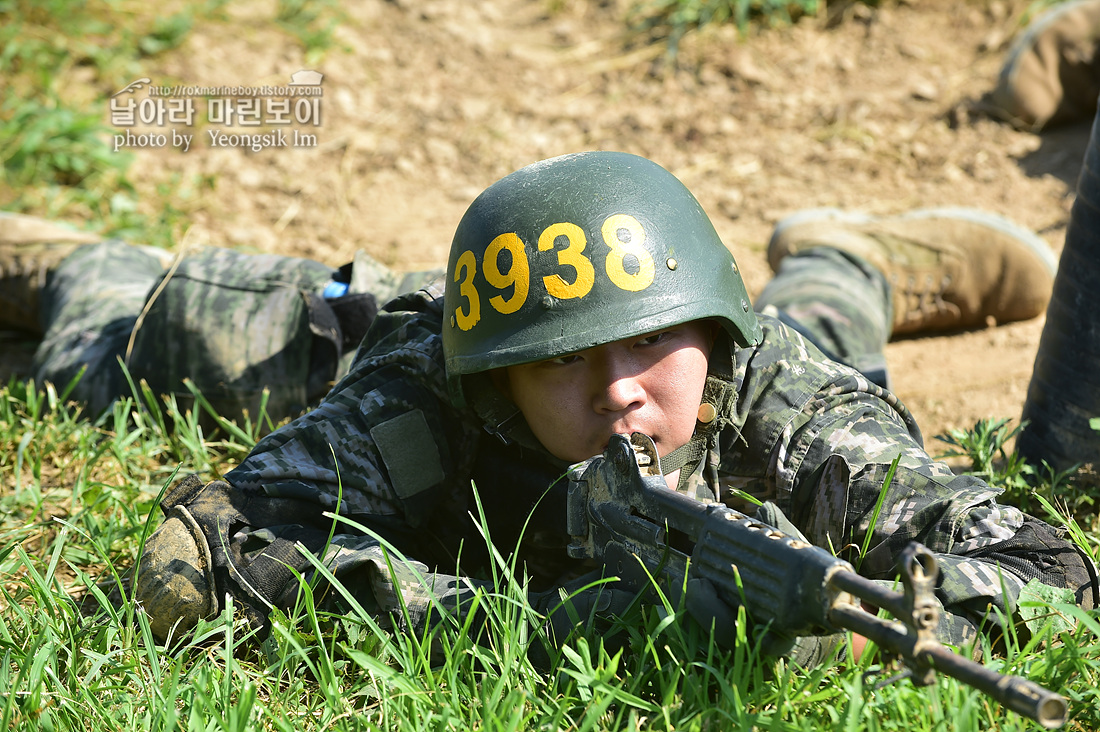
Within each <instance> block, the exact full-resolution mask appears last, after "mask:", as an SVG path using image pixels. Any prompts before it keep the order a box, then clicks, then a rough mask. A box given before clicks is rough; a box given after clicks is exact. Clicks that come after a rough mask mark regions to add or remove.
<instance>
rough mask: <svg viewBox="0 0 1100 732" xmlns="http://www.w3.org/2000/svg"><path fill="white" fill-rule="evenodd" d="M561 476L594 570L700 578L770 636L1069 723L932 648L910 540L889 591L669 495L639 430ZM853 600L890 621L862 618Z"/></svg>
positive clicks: (923, 566)
mask: <svg viewBox="0 0 1100 732" xmlns="http://www.w3.org/2000/svg"><path fill="white" fill-rule="evenodd" d="M569 478H570V484H569V494H568V509H567V510H568V531H569V534H570V536H571V539H572V540H571V543H570V545H569V554H570V556H572V557H574V558H578V559H581V558H592V559H597V560H600V561H602V562H603V563H604V565H605V566H606V567H608V569H610V570H611V571H612V572H614V573H616V574H618V576H619V577H620V578H621V579H622V580H624V581H626V582H628V583H630V584H633V585H634V586H641V587H645V586H647V585H649V583H650V582H651V580H650V578H651V577H652V578H653V579H655V580H656V581H657V583H658V584H659V586H661V587H662V588H665V589H666V590H669V591H671V594H672V595H673V596H675V595H677V594H678V593H679V592H680V591H681V590H682V588H685V587H686V586H687V584H686V583H687V580H688V579H694V578H705V579H707V580H709V581H711V582H712V583H714V585H715V587H716V589H718V592H719V595H720V596H721V597H723V598H724V599H727V600H728V599H731V598H733V602H734V603H738V604H743V605H744V607H745V610H746V612H747V614H748V616H749V618H750V619H752V620H753V621H754V622H756V623H767V624H768V625H769V628H770V629H771V630H774V631H777V632H780V633H783V634H785V635H787V636H790V637H795V636H805V635H819V634H828V633H835V632H839V631H844V630H851V631H854V632H856V633H859V634H861V635H863V636H866V637H867V638H869V639H871V640H872V641H874V642H875V643H876V644H878V646H879V647H880V648H882V649H884V650H885V651H887V652H889V653H891V654H894V655H896V656H898V657H900V658H901V660H902V661H903V663H904V664H905V665H906V666H907V667H908V669H909V671H910V672H911V678H912V680H913V683H914V684H916V685H918V686H925V685H929V684H932V683H934V682H935V672H936V671H940V672H941V673H945V674H947V675H948V676H952V677H954V678H956V679H958V680H959V681H961V682H963V683H965V684H968V685H970V686H972V687H974V688H976V689H978V690H979V691H981V692H982V693H984V694H986V695H988V696H990V697H991V698H993V699H995V700H996V701H997V702H999V703H1000V704H1002V705H1003V706H1005V707H1007V708H1008V709H1011V710H1012V711H1014V712H1017V713H1018V714H1022V715H1024V716H1026V717H1029V718H1031V719H1033V720H1035V721H1036V722H1038V723H1039V724H1040V725H1042V726H1043V727H1045V728H1047V729H1054V728H1056V727H1060V726H1061V725H1063V724H1065V721H1066V701H1065V699H1064V698H1063V697H1061V696H1060V695H1058V694H1055V693H1053V692H1051V691H1049V690H1047V689H1045V688H1043V687H1042V686H1039V685H1038V684H1036V683H1034V682H1032V681H1030V680H1028V679H1025V678H1021V677H1019V676H1009V675H1003V674H999V673H997V672H995V671H992V670H990V669H988V668H986V667H985V666H982V665H981V664H978V663H975V662H973V661H971V660H970V659H968V658H965V657H963V656H960V655H958V654H956V653H954V652H952V651H951V650H950V649H948V648H947V647H946V646H944V645H943V644H942V643H940V642H939V641H938V640H937V639H936V636H935V629H936V624H937V622H938V620H939V605H938V604H937V603H936V600H935V595H934V592H935V587H936V577H937V574H938V572H939V570H938V569H937V567H936V561H935V557H933V556H932V553H931V552H930V551H929V550H928V549H927V548H925V547H924V546H922V545H920V544H918V543H916V542H913V543H912V544H910V545H909V547H907V549H906V550H905V551H904V552H903V553H902V556H901V558H900V562H899V565H900V566H899V570H900V574H901V580H902V585H903V587H904V592H902V593H899V592H894V591H892V590H888V589H886V588H884V587H882V586H880V585H878V584H876V583H874V582H872V581H871V580H869V579H866V578H864V577H861V576H859V575H858V574H856V572H855V569H854V568H853V567H852V565H851V564H849V563H848V562H846V561H844V560H842V559H839V558H837V557H834V556H833V555H831V554H829V553H828V552H827V551H825V550H824V549H822V548H820V547H816V546H813V545H811V544H809V543H807V542H805V541H802V540H800V539H798V538H795V537H793V536H789V535H787V534H784V533H783V532H781V531H779V530H778V529H776V528H774V527H772V526H769V525H767V524H764V523H761V522H759V521H756V520H754V519H752V518H750V517H748V516H746V515H744V514H742V513H739V512H737V511H734V510H732V509H730V508H728V507H726V506H724V505H722V504H718V503H709V504H708V503H702V502H700V501H697V500H694V499H692V498H689V497H688V496H685V495H683V494H680V493H677V492H675V491H672V490H669V489H668V487H667V485H666V483H665V479H664V476H663V475H662V474H661V469H660V460H659V458H658V456H657V449H656V446H655V445H654V444H653V440H652V439H650V438H649V437H648V436H647V435H644V434H642V433H639V432H636V433H634V434H633V435H632V436H631V437H630V438H627V437H626V436H625V435H617V434H616V435H612V436H611V440H610V442H609V444H608V446H607V450H606V451H605V452H604V453H603V455H597V456H596V457H594V458H592V459H590V460H587V461H585V462H583V463H580V464H579V465H577V466H574V468H573V469H571V471H570V474H569ZM738 601H739V602H738ZM860 601H863V602H866V603H868V604H870V605H873V606H875V607H878V608H883V609H885V610H887V611H888V612H889V613H890V614H891V615H893V616H894V618H896V619H897V620H895V621H889V620H886V619H883V618H879V617H878V616H877V615H875V614H872V613H870V612H867V611H866V610H864V609H863V608H862V607H861V602H860Z"/></svg>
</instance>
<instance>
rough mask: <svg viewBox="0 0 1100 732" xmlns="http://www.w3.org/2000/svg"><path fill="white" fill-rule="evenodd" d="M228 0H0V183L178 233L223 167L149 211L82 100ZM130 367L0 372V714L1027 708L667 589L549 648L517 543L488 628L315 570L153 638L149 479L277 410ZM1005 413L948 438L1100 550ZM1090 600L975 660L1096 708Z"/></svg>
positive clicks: (963, 715) (229, 452) (767, 717)
mask: <svg viewBox="0 0 1100 732" xmlns="http://www.w3.org/2000/svg"><path fill="white" fill-rule="evenodd" d="M224 5H225V3H224V2H223V1H218V0H215V1H212V2H207V3H201V4H195V3H192V4H188V3H171V4H169V6H168V7H167V8H166V9H165V8H163V7H160V6H145V5H142V4H139V3H134V2H127V1H125V0H91V1H89V2H78V1H77V0H46V1H45V2H31V0H0V73H2V74H3V76H4V82H5V85H6V86H5V91H4V93H3V96H2V97H0V164H2V166H0V167H2V170H3V173H2V178H0V198H2V199H3V200H4V201H5V202H6V203H5V208H7V209H11V210H18V211H27V212H30V213H35V214H40V215H46V216H51V217H62V218H68V219H71V220H84V221H86V222H87V223H88V225H89V226H90V227H91V228H94V229H95V230H96V231H99V232H101V233H122V234H124V235H130V236H132V237H133V238H140V239H141V240H142V241H144V242H146V243H154V244H159V245H162V246H170V245H171V244H172V243H174V242H175V241H176V240H177V238H178V235H179V233H180V230H181V227H182V226H183V225H184V223H185V221H186V217H187V214H188V210H189V206H190V202H191V201H194V200H196V199H197V198H198V197H199V196H200V195H201V193H202V191H203V190H206V189H208V188H210V187H212V186H213V185H214V182H213V181H210V180H191V181H188V180H167V181H164V182H163V183H162V184H161V185H160V186H159V187H158V190H157V191H156V193H157V201H156V202H155V204H156V205H155V206H154V207H153V209H154V210H155V211H156V213H154V214H142V213H140V212H139V207H138V206H137V202H136V200H135V198H136V193H135V186H134V184H133V182H132V179H131V170H130V161H129V158H128V157H126V156H123V155H116V154H114V153H112V152H110V150H109V148H108V145H107V138H106V137H105V135H106V133H107V131H106V130H105V129H103V128H102V127H101V126H100V122H99V120H100V119H101V115H99V114H98V113H89V112H88V110H103V109H104V108H105V99H106V98H107V96H108V95H109V94H111V93H113V92H114V91H115V90H117V89H119V88H121V87H122V86H123V85H125V84H126V83H128V82H129V81H131V80H132V79H133V78H136V77H137V76H140V75H141V74H139V73H137V72H138V71H140V70H141V69H143V68H144V66H143V65H144V64H145V63H146V62H147V61H148V60H149V59H150V58H153V57H156V56H158V55H160V54H164V53H169V52H171V50H172V49H173V48H178V47H179V46H180V45H181V44H182V43H184V42H185V41H186V38H187V35H188V34H189V33H190V32H192V29H193V28H194V27H195V26H196V24H198V23H199V22H200V21H202V22H219V19H220V18H221V17H222V11H223V6H224ZM780 5H781V4H778V3H770V4H769V3H763V4H761V3H759V2H757V3H750V2H726V3H725V4H724V6H723V5H722V4H720V3H717V2H714V1H711V2H708V3H704V2H702V0H697V1H696V2H694V3H692V2H687V1H684V2H675V3H674V2H671V0H665V1H660V0H659V1H658V2H651V3H648V5H647V6H646V7H647V8H648V9H649V10H648V11H647V12H649V11H652V12H653V14H652V16H651V17H653V18H655V19H656V21H655V23H654V25H653V26H652V30H653V35H654V37H668V35H669V33H670V32H672V31H670V30H669V28H672V29H673V30H674V31H675V32H677V33H679V34H680V35H682V34H683V33H685V32H688V31H690V30H691V29H693V28H696V27H699V26H700V25H702V24H705V23H706V22H718V21H720V20H723V19H725V20H730V19H732V20H734V21H735V22H736V20H737V19H738V18H741V17H744V16H743V15H742V16H738V15H737V12H741V11H743V10H744V9H745V8H748V13H749V15H748V17H750V18H759V19H760V20H762V21H765V22H767V21H768V19H769V18H771V17H772V16H770V15H767V14H765V15H753V12H755V11H754V10H753V8H756V9H757V10H759V9H760V8H765V9H767V8H773V7H774V8H779V7H780ZM782 5H785V7H786V12H787V13H788V15H791V14H792V12H793V13H797V12H816V11H812V10H811V9H810V5H811V3H809V2H808V0H807V1H806V2H801V3H788V4H782ZM812 5H813V7H814V8H816V7H817V4H816V2H814V3H812ZM723 7H724V8H725V9H723ZM792 9H793V11H792ZM275 12H276V13H277V16H276V17H275V18H273V19H272V22H276V23H278V24H280V25H281V27H283V28H284V29H285V30H286V32H287V33H288V37H289V38H292V39H296V40H297V42H300V43H301V44H302V45H303V47H305V48H306V50H307V53H308V54H310V55H311V57H316V56H317V54H320V53H323V52H324V50H325V48H326V47H327V44H329V43H331V42H332V37H333V31H334V24H333V21H332V19H333V18H338V17H339V13H338V10H337V8H336V6H335V5H334V4H333V3H331V2H328V1H327V0H316V1H314V2H310V1H309V0H280V2H279V3H277V5H276V10H275ZM677 13H678V14H677ZM692 13H694V15H693V14H692ZM723 13H726V14H725V15H723ZM731 13H732V14H731ZM775 17H776V18H780V19H781V18H782V16H775ZM677 29H678V30H677ZM662 34H664V35H662ZM89 78H90V79H91V81H90V82H89V81H87V80H88V79H89ZM132 391H133V396H132V397H131V398H129V399H126V400H123V401H120V402H118V403H117V404H116V405H115V406H114V407H113V408H112V409H111V410H110V411H108V412H106V413H105V414H103V415H99V416H95V417H94V418H93V417H92V416H90V415H88V414H85V413H84V412H83V411H82V410H81V409H79V408H78V407H75V406H72V405H70V404H68V403H67V389H66V388H65V387H60V388H58V387H55V386H52V385H41V384H34V383H31V382H23V381H14V380H13V381H11V382H10V383H9V384H8V385H6V386H3V387H0V657H2V658H0V729H11V730H40V729H41V730H116V729H125V730H177V729H187V730H191V729H195V730H258V729H263V730H287V731H290V730H294V731H295V732H298V731H301V730H322V729H324V730H360V729H379V730H401V729H417V730H420V729H433V730H434V729H440V730H445V729H455V730H467V729H479V730H498V729H538V730H543V729H545V730H556V729H583V730H620V729H667V730H671V729H677V730H712V729H714V730H717V729H721V730H740V729H745V730H748V729H774V730H822V729H833V730H907V731H913V730H948V729H950V730H968V729H998V730H1000V729H1031V728H1034V725H1031V724H1030V723H1027V722H1025V721H1023V720H1021V719H1020V718H1019V717H1016V716H1015V715H1012V714H1010V713H1007V712H1005V711H1004V710H1002V709H1000V708H998V707H997V706H996V705H994V704H992V703H990V702H989V701H988V700H987V699H986V698H985V697H983V696H982V695H981V694H979V693H977V692H975V691H973V690H972V689H970V688H968V687H966V686H965V685H962V684H960V683H958V682H955V681H953V680H951V679H947V678H941V679H940V680H939V682H938V683H937V684H936V685H935V686H933V687H930V688H926V689H919V688H916V687H914V686H912V685H911V684H908V683H907V682H901V683H896V684H891V685H888V686H885V687H883V688H875V685H876V683H877V682H878V681H879V679H880V678H881V677H875V676H867V672H868V671H871V670H873V668H874V667H875V666H876V665H877V664H878V663H880V662H882V659H879V658H875V657H870V658H866V659H865V660H864V661H862V662H861V663H859V664H856V663H842V664H840V665H838V666H836V667H833V668H828V669H815V670H812V671H805V670H800V669H797V668H793V667H791V666H790V665H788V664H785V663H783V662H774V661H765V660H762V659H761V658H760V657H759V654H758V652H757V648H756V646H755V644H754V643H753V641H752V640H751V639H750V638H748V637H744V635H742V637H741V638H740V641H739V643H738V644H737V645H736V647H735V648H734V649H733V650H722V649H719V648H717V647H715V646H714V645H713V643H711V641H710V639H709V637H707V636H706V635H705V634H704V633H703V632H702V631H701V630H700V629H699V628H698V626H696V625H694V624H693V623H690V622H687V621H686V618H685V617H684V611H683V610H682V609H681V608H678V607H673V606H671V605H664V606H657V607H645V608H642V607H637V608H634V609H632V610H631V611H629V612H628V613H627V615H626V616H625V617H624V618H622V619H621V620H620V621H619V622H618V623H617V624H616V625H615V626H614V627H612V628H610V629H604V630H606V632H597V631H595V630H593V631H589V632H587V633H585V634H581V635H580V636H578V637H577V638H575V639H574V640H573V641H572V642H570V643H569V644H568V645H567V646H566V647H564V648H563V649H562V651H561V653H560V654H554V656H553V657H549V658H547V657H544V656H540V655H539V653H538V652H537V649H539V648H541V647H542V646H543V645H544V641H545V640H546V637H545V636H546V631H545V629H544V621H543V618H542V617H541V615H540V614H539V612H537V611H536V609H535V608H533V607H532V606H531V604H530V602H529V601H528V598H527V594H526V592H525V587H524V581H523V577H522V574H519V575H518V576H517V573H516V572H515V571H513V570H514V568H513V567H511V566H510V565H509V564H508V563H507V562H506V561H505V560H504V559H503V558H502V559H500V561H499V563H498V565H497V567H496V569H497V572H496V577H497V580H496V582H495V585H494V587H493V589H492V590H491V591H489V592H486V593H485V594H483V595H482V596H480V597H479V598H478V599H477V603H478V605H479V607H481V608H482V609H483V610H484V613H483V616H484V617H485V618H486V619H487V620H486V622H487V623H488V625H489V629H490V630H491V632H490V633H489V634H488V635H487V636H486V637H488V638H491V639H493V642H491V643H485V644H477V643H474V642H473V641H472V640H471V637H472V635H473V634H472V633H471V632H470V628H469V627H467V626H466V625H464V624H463V623H461V622H459V621H457V620H456V621H454V622H450V623H445V624H443V625H441V626H440V627H439V628H438V629H437V630H436V631H435V632H434V633H432V634H431V635H428V636H414V635H408V634H403V633H394V632H392V631H391V630H389V629H388V628H385V627H381V626H379V624H378V623H377V622H376V620H375V619H374V618H373V617H371V616H370V615H369V614H368V613H366V612H365V611H364V610H362V609H361V608H359V607H357V605H356V603H355V602H354V597H348V598H346V599H347V603H346V604H347V605H348V606H349V607H350V608H351V609H350V610H348V611H347V612H345V613H342V614H340V615H338V616H336V615H333V614H331V613H330V612H329V611H328V610H327V609H325V607H327V606H325V607H319V606H318V603H317V602H314V599H313V595H312V589H311V587H310V586H309V585H308V584H303V586H302V599H301V602H300V604H299V606H298V607H297V608H296V609H295V610H294V611H293V612H290V613H287V614H276V616H275V618H274V621H273V626H272V632H271V634H270V636H269V637H267V638H266V639H265V640H264V641H262V642H257V641H256V640H255V639H254V638H250V637H249V636H248V634H247V633H245V632H244V631H243V629H242V628H241V627H239V626H237V625H235V624H234V621H233V613H232V609H231V608H229V609H227V612H225V613H224V614H223V615H222V616H221V617H218V618H214V619H212V620H210V621H208V622H206V623H204V624H202V626H201V627H200V628H199V630H198V632H197V633H196V635H195V637H194V638H193V639H191V640H190V641H189V642H187V643H185V644H182V645H179V646H178V647H171V648H166V647H163V646H158V645H157V644H156V643H154V642H153V640H152V636H151V633H150V630H149V627H148V623H147V621H146V618H145V616H144V615H143V613H142V611H141V609H140V607H138V606H137V605H136V604H135V603H134V602H133V601H132V599H131V598H130V597H129V590H128V583H129V572H130V570H131V569H132V567H133V566H134V563H135V560H136V557H137V556H139V554H140V551H141V546H142V544H143V542H144V541H145V538H146V537H147V536H148V534H149V532H150V531H151V530H152V528H153V527H155V525H156V524H157V523H158V522H159V520H160V517H159V510H158V509H157V508H156V504H157V498H158V496H159V495H160V494H161V492H162V491H163V490H164V489H165V488H166V487H167V486H168V485H170V484H171V483H172V482H173V481H174V480H175V479H177V478H178V476H180V475H184V474H187V473H189V472H200V473H202V474H203V475H204V477H206V478H209V479H213V478H216V477H218V476H220V475H223V474H224V473H225V472H226V471H228V470H229V469H230V468H231V467H232V466H233V465H234V464H236V462H238V461H239V460H240V459H241V458H242V457H243V456H244V455H245V454H246V453H247V452H248V450H249V449H250V448H251V447H252V445H253V444H254V443H255V441H256V439H257V436H258V435H259V434H260V432H261V431H263V430H264V429H267V428H270V426H271V425H270V424H269V423H267V421H266V420H265V419H264V417H263V415H258V416H257V417H256V419H254V420H253V421H252V422H251V423H247V424H244V425H240V426H238V425H235V424H232V423H229V422H226V421H224V420H219V419H217V418H216V416H214V415H210V414H207V415H205V418H203V419H200V415H199V414H198V413H196V412H193V411H187V410H184V409H181V407H180V405H179V404H178V403H176V402H174V401H171V400H170V401H168V402H167V403H164V402H161V401H160V400H159V399H158V398H156V397H154V396H153V395H152V394H151V393H150V392H149V391H148V389H147V388H145V387H144V386H143V385H142V384H134V385H133V389H132ZM195 396H196V397H197V398H198V404H199V405H200V407H201V406H202V399H201V395H199V394H195ZM211 422H213V423H214V424H215V426H216V431H213V432H211V431H209V430H208V425H209V424H210V423H211ZM1002 427H1003V425H1001V426H997V425H988V426H984V427H981V426H980V427H976V428H975V430H973V431H970V432H967V433H960V434H959V435H958V436H957V437H956V438H955V439H956V441H957V444H955V445H954V447H955V449H958V450H963V451H966V454H968V455H971V454H972V455H974V456H978V458H979V459H978V460H976V466H977V467H976V468H975V469H976V470H978V471H979V472H982V473H983V474H984V476H985V477H987V478H988V479H989V480H991V482H994V483H997V484H1001V485H1005V486H1006V487H1010V488H1011V490H1012V491H1014V493H1012V497H1014V498H1015V499H1017V500H1020V501H1024V500H1027V501H1031V504H1030V505H1031V506H1032V507H1033V508H1036V509H1042V510H1043V511H1044V512H1045V513H1044V514H1043V515H1044V516H1047V517H1049V518H1050V519H1051V520H1052V521H1054V522H1055V523H1064V524H1065V525H1067V526H1068V527H1069V529H1070V531H1071V533H1072V536H1073V537H1074V540H1075V541H1076V542H1077V543H1078V544H1079V545H1080V546H1081V547H1082V548H1083V549H1084V550H1085V551H1087V552H1089V553H1090V554H1091V555H1092V556H1093V557H1096V556H1097V535H1098V534H1097V530H1096V526H1095V523H1094V521H1095V512H1094V511H1093V510H1092V506H1093V504H1092V503H1091V499H1092V498H1093V496H1092V494H1091V493H1090V492H1089V490H1088V489H1086V488H1071V489H1067V488H1066V486H1069V485H1071V484H1070V483H1069V482H1068V481H1062V482H1054V483H1052V482H1050V481H1047V482H1044V480H1043V477H1042V476H1034V475H1023V470H1022V468H1021V469H1017V467H1009V468H1006V467H1005V465H1006V464H1008V465H1010V466H1011V463H1008V462H1006V461H1007V460H1009V459H1010V455H1006V454H1005V453H1004V451H1003V449H1002V448H1003V446H1004V444H1005V440H1004V439H1002V438H1003V437H1004V434H1005V433H1004V432H1003V431H1002ZM1023 478H1026V480H1023ZM1066 490H1077V491H1078V492H1079V494H1080V496H1081V500H1078V499H1077V498H1073V499H1072V501H1071V505H1072V507H1073V510H1072V511H1066V510H1064V509H1059V508H1056V506H1058V505H1063V503H1062V502H1064V501H1066V500H1067V494H1066ZM1070 495H1073V494H1070ZM1086 499H1088V500H1086ZM319 571H320V568H319ZM1063 610H1064V611H1065V612H1067V613H1073V612H1074V611H1073V610H1072V609H1068V608H1063ZM1078 615H1079V617H1080V620H1081V624H1080V626H1079V627H1078V629H1077V630H1076V631H1074V632H1073V633H1070V634H1064V635H1063V636H1062V637H1060V638H1057V639H1052V638H1050V637H1046V636H1039V637H1035V638H1031V639H1029V640H1027V641H1026V642H1022V641H1019V640H1018V639H1016V638H1010V642H1009V647H1008V650H1007V651H1006V652H1005V653H1004V654H1001V655H993V654H990V653H987V658H986V660H987V662H988V663H989V665H990V666H992V667H994V668H997V669H1000V670H1005V671H1012V672H1014V673H1022V674H1024V675H1026V676H1028V677H1030V678H1033V679H1034V680H1036V681H1038V682H1040V683H1043V684H1045V685H1048V686H1049V687H1052V688H1055V689H1058V690H1060V691H1062V692H1063V693H1064V694H1066V696H1067V697H1068V698H1069V699H1070V703H1071V715H1072V717H1073V723H1072V725H1071V728H1076V729H1098V728H1100V711H1098V710H1100V699H1098V698H1097V697H1098V695H1100V692H1098V691H1097V689H1098V688H1100V642H1098V640H1097V639H1098V637H1100V625H1098V623H1097V620H1096V618H1095V616H1086V615H1082V614H1080V613H1078ZM739 627H741V628H743V627H744V624H741V625H740V626H739ZM532 648H534V649H536V651H535V652H530V651H529V649H532ZM536 661H537V662H536Z"/></svg>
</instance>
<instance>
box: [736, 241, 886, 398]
mask: <svg viewBox="0 0 1100 732" xmlns="http://www.w3.org/2000/svg"><path fill="white" fill-rule="evenodd" d="M756 310H757V312H761V313H766V314H768V315H773V316H776V317H778V318H779V319H780V320H782V321H783V322H784V323H786V324H787V325H789V326H791V327H792V328H794V329H795V330H797V331H798V332H799V333H801V334H802V335H804V336H806V338H808V339H809V340H810V341H811V342H813V344H814V345H816V346H817V347H818V348H820V349H821V350H822V351H823V352H824V353H825V355H826V356H828V357H829V358H832V359H833V360H835V361H840V362H841V363H843V364H847V365H848V366H851V367H852V368H854V369H856V370H857V371H859V372H861V373H862V374H863V375H865V376H866V377H867V378H868V379H870V380H871V381H873V382H875V383H876V384H879V385H880V386H884V387H886V388H889V383H888V381H889V378H888V375H887V373H886V356H885V354H884V352H883V349H884V347H885V345H886V341H887V340H888V339H889V337H890V327H891V326H890V324H891V323H892V322H893V313H892V306H891V304H890V288H889V285H887V283H886V279H885V278H884V277H883V276H882V273H880V272H879V271H878V270H876V269H875V268H874V267H872V266H871V265H869V264H868V263H867V262H865V261H863V260H862V259H860V258H859V257H855V256H853V255H850V254H846V253H844V252H841V251H839V250H837V249H832V248H829V247H817V248H814V249H807V250H805V251H803V252H799V253H797V254H792V255H791V256H789V257H787V258H785V259H784V260H783V261H782V263H781V264H780V267H779V271H778V272H777V273H776V275H775V278H774V279H773V280H772V281H771V282H769V283H768V285H767V287H765V288H764V291H763V292H761V293H760V297H758V298H757V300H756Z"/></svg>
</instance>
